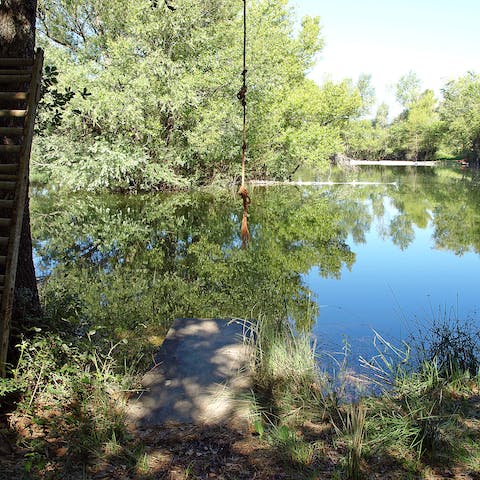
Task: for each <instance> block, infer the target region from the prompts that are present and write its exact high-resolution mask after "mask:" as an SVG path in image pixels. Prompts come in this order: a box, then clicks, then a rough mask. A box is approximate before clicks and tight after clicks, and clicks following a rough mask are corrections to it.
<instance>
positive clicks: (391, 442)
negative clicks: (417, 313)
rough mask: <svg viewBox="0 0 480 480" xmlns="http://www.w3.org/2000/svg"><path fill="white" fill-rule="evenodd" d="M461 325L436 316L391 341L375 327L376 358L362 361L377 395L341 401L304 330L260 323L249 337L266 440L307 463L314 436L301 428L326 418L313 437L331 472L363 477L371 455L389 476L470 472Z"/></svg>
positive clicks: (468, 348)
mask: <svg viewBox="0 0 480 480" xmlns="http://www.w3.org/2000/svg"><path fill="white" fill-rule="evenodd" d="M466 327H467V326H466V325H465V324H463V323H461V322H459V321H456V320H453V321H450V320H449V321H448V322H447V321H443V322H437V323H435V324H433V325H432V327H431V329H430V331H428V332H427V333H426V336H428V343H427V342H426V341H423V342H419V343H418V344H417V345H413V346H409V345H406V344H404V345H403V346H402V347H400V348H399V347H396V346H394V345H392V344H390V343H389V342H388V341H386V340H385V339H384V338H382V337H381V336H380V335H378V334H376V337H375V345H376V347H377V349H378V355H376V356H375V357H373V358H372V359H371V360H369V361H365V360H363V365H364V366H365V367H367V368H368V369H369V376H370V378H373V379H374V381H375V383H376V388H377V391H378V392H380V394H377V395H373V394H363V395H362V396H361V398H360V400H359V401H357V402H348V400H347V399H346V397H345V396H343V395H342V394H341V392H343V391H344V388H343V387H342V386H340V387H338V386H335V382H334V379H329V378H328V377H326V376H325V375H322V374H321V373H320V371H319V370H318V367H317V363H316V356H315V345H314V343H312V342H311V341H310V339H309V338H308V336H306V335H305V334H302V333H300V334H297V333H296V332H295V331H294V329H293V328H292V327H291V325H290V324H289V323H288V322H286V321H283V322H282V321H275V322H270V323H269V322H268V321H267V320H266V319H262V320H260V322H259V323H258V324H256V326H255V331H254V335H252V337H251V339H250V342H253V347H254V352H255V353H254V356H253V363H252V371H253V375H254V384H255V388H256V390H255V395H256V402H257V405H259V411H260V412H261V413H262V414H263V418H264V429H265V431H266V434H265V435H266V438H268V439H269V441H270V442H271V444H273V445H275V446H276V447H277V448H278V449H279V450H280V451H282V452H283V458H288V459H289V462H290V464H291V465H297V466H298V465H299V464H302V465H303V466H304V467H306V466H308V467H310V468H312V469H313V470H315V465H316V463H318V462H320V463H321V461H320V460H318V459H317V460H316V458H318V455H316V453H315V452H316V447H315V445H316V444H318V440H319V438H318V437H315V436H313V437H310V438H309V437H308V435H305V434H304V433H302V432H303V431H304V430H305V428H304V426H305V424H306V423H308V422H310V423H312V422H314V423H315V424H317V425H320V424H324V425H326V426H327V431H329V434H328V435H327V436H326V437H325V436H324V437H323V438H321V440H322V441H323V444H324V445H325V440H326V444H327V450H328V451H330V452H331V454H332V455H334V453H332V452H335V453H336V454H337V455H338V461H337V462H336V465H337V466H336V470H335V471H336V472H337V475H339V478H350V479H360V478H368V476H369V474H370V473H371V472H372V469H373V470H375V468H379V465H377V464H378V463H379V462H380V463H383V464H384V466H385V464H386V465H388V466H389V468H390V469H391V470H392V471H393V472H399V475H400V476H399V477H398V478H408V477H409V476H412V478H415V477H416V476H424V477H425V478H429V475H430V476H432V478H434V475H435V474H434V473H432V472H435V471H441V470H442V469H445V468H447V469H448V468H460V469H461V470H462V471H464V472H469V473H471V474H473V475H480V468H479V467H480V465H479V462H478V452H479V451H480V421H479V420H478V418H477V417H478V415H477V414H475V413H474V412H473V410H472V405H473V404H475V405H477V406H478V404H480V400H479V397H478V395H479V393H480V392H479V383H480V375H479V370H478V366H479V355H478V351H479V349H478V345H479V344H478V342H479V335H478V332H476V331H475V330H474V329H472V328H471V327H470V326H468V328H466ZM252 339H253V340H252ZM419 345H420V346H421V348H419ZM340 377H341V376H340ZM338 392H340V394H338ZM262 402H263V404H262ZM265 412H267V413H265ZM257 421H258V420H257ZM256 428H257V430H258V425H257V427H256ZM328 429H329V430H328ZM262 432H263V431H262ZM299 432H300V433H299ZM316 442H317V443H316ZM379 459H381V460H379ZM317 467H318V465H317ZM402 475H403V477H402Z"/></svg>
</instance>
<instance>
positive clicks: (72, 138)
mask: <svg viewBox="0 0 480 480" xmlns="http://www.w3.org/2000/svg"><path fill="white" fill-rule="evenodd" d="M38 8H39V31H40V35H41V42H42V44H43V45H44V46H45V48H46V56H47V62H48V65H49V69H50V72H53V73H54V77H53V81H54V83H55V89H54V90H53V89H50V90H49V94H48V95H47V97H48V100H46V101H45V102H44V103H42V105H41V113H40V118H41V119H42V121H41V122H40V129H41V130H42V136H41V137H39V138H37V140H36V145H35V149H34V161H33V167H34V172H35V173H36V174H37V178H38V179H39V180H41V179H44V180H46V179H48V180H49V181H50V182H53V183H56V184H59V185H61V186H64V187H67V188H69V189H91V190H102V189H110V190H112V189H113V190H152V189H158V188H165V187H171V186H173V187H184V186H188V185H190V184H198V183H207V182H212V181H214V180H215V179H216V178H217V177H222V178H229V179H233V178H235V177H236V176H237V175H238V172H239V166H240V161H239V160H240V155H239V152H240V143H241V108H240V106H239V105H238V101H237V100H236V92H237V90H238V88H239V86H240V83H241V82H240V73H241V64H242V63H241V48H242V45H241V38H242V18H241V5H240V4H239V3H238V2H235V1H233V0H228V1H227V2H224V1H220V0H212V1H210V2H207V3H205V2H200V1H198V0H182V1H179V2H177V3H176V10H175V11H170V10H168V9H167V8H166V7H165V5H164V3H163V2H159V3H158V5H157V6H152V3H151V2H150V1H149V0H142V1H140V2H133V3H132V2H127V1H125V0H122V1H120V2H116V3H115V5H114V6H112V5H111V4H110V2H106V1H105V0H95V1H94V2H86V1H79V2H67V1H64V0H62V1H52V0H42V1H40V2H39V7H38ZM248 11H249V17H248V35H249V36H248V38H249V40H248V55H247V65H248V75H247V81H248V88H249V90H248V94H247V100H248V121H249V128H248V135H249V138H248V143H249V160H248V162H247V163H248V168H249V169H250V176H255V175H265V174H267V175H270V176H274V177H287V176H288V175H289V174H290V173H291V172H292V170H294V169H295V167H296V166H297V165H298V164H305V165H308V166H312V165H315V166H321V165H324V164H326V161H327V159H328V157H329V155H331V154H332V153H335V152H337V151H341V150H342V144H341V138H340V131H341V129H342V128H344V127H345V126H346V125H347V120H348V119H349V118H351V117H355V116H357V115H358V114H359V113H360V112H361V108H363V107H362V98H363V97H365V101H366V102H367V103H368V102H370V101H371V92H370V91H369V82H368V78H367V77H365V78H363V80H361V82H360V83H361V85H360V84H359V85H358V88H356V87H354V86H353V85H352V84H351V83H349V82H342V83H340V84H338V85H336V84H333V83H332V82H327V83H326V84H325V85H323V86H322V87H318V86H317V85H315V84H314V83H313V82H311V81H308V80H306V79H305V74H306V72H307V71H308V69H310V68H311V67H312V66H313V64H314V59H315V57H316V54H317V53H318V52H319V51H320V50H321V48H322V46H323V39H322V38H321V35H320V25H319V18H317V17H315V18H311V17H305V18H304V19H302V22H301V27H300V29H297V28H296V27H295V17H294V14H293V11H292V10H291V8H290V7H289V6H288V2H287V1H286V0H283V1H280V2H270V1H267V0H253V1H251V2H249V5H248ZM60 92H65V93H60ZM74 92H78V94H76V93H74ZM59 95H60V96H61V95H63V97H61V98H60V97H59ZM65 95H67V96H68V99H67V100H66V101H65ZM367 97H368V98H367ZM52 104H54V105H55V106H52ZM53 127H55V128H53Z"/></svg>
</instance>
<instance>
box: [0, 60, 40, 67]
mask: <svg viewBox="0 0 480 480" xmlns="http://www.w3.org/2000/svg"><path fill="white" fill-rule="evenodd" d="M0 65H1V66H2V67H30V66H32V65H33V58H0Z"/></svg>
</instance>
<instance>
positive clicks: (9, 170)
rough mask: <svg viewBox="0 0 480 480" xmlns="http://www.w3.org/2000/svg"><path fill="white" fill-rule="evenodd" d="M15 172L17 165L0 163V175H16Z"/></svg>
mask: <svg viewBox="0 0 480 480" xmlns="http://www.w3.org/2000/svg"><path fill="white" fill-rule="evenodd" d="M17 170H18V163H0V175H1V174H2V173H5V174H13V173H16V172H17Z"/></svg>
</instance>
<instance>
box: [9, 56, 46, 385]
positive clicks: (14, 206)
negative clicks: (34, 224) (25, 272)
mask: <svg viewBox="0 0 480 480" xmlns="http://www.w3.org/2000/svg"><path fill="white" fill-rule="evenodd" d="M42 68H43V51H42V50H41V49H38V50H37V52H36V54H35V56H34V57H33V58H0V295H1V297H0V298H1V301H0V376H5V367H6V358H7V351H8V339H9V335H10V321H11V316H12V307H13V300H14V293H15V277H16V273H17V263H18V251H19V246H20V236H21V233H22V222H23V212H24V208H25V201H26V196H27V195H28V179H29V165H30V152H31V148H32V137H33V127H34V122H35V113H36V109H37V103H38V101H39V97H40V84H41V77H42Z"/></svg>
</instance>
